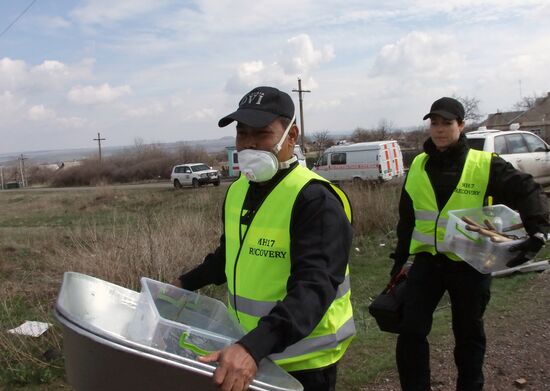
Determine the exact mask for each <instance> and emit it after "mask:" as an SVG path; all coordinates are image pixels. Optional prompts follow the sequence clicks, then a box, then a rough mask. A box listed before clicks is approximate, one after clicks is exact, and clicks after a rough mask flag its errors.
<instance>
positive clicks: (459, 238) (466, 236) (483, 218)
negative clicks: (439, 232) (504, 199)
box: [445, 205, 527, 273]
mask: <svg viewBox="0 0 550 391" xmlns="http://www.w3.org/2000/svg"><path fill="white" fill-rule="evenodd" d="M463 217H468V218H470V219H472V220H473V221H475V222H476V223H477V224H479V225H480V226H486V222H487V221H488V222H490V223H491V224H492V225H494V226H495V227H496V228H497V232H499V233H504V234H506V235H510V236H512V237H513V238H515V240H511V241H508V242H504V243H494V242H492V241H491V240H490V239H489V237H487V236H484V235H480V234H479V233H477V232H473V231H469V230H467V229H466V223H465V222H464V221H463V220H462V218H463ZM518 224H521V218H520V216H519V214H518V213H517V212H515V211H514V210H512V209H510V208H508V207H507V206H506V205H492V206H485V207H483V208H473V209H459V210H452V211H449V219H448V221H447V229H446V232H445V244H446V245H447V248H448V250H449V251H451V252H453V253H455V254H456V255H458V256H459V257H460V258H461V259H463V260H464V261H466V262H468V263H469V264H470V265H471V266H472V267H474V268H475V269H477V270H478V271H479V272H481V273H492V272H494V271H498V270H503V269H507V267H506V263H507V262H508V261H510V260H511V259H512V258H514V256H515V255H516V253H514V252H510V251H509V249H510V247H512V246H514V245H516V244H518V243H521V242H522V241H523V238H524V237H525V236H526V235H527V233H526V232H525V230H524V229H523V228H516V229H510V227H513V226H517V225H518Z"/></svg>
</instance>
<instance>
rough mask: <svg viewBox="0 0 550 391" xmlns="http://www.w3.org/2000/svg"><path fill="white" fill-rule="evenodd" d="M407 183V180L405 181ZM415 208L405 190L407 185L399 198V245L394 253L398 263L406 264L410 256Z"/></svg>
mask: <svg viewBox="0 0 550 391" xmlns="http://www.w3.org/2000/svg"><path fill="white" fill-rule="evenodd" d="M405 183H406V182H405ZM414 224H415V220H414V208H413V203H412V199H411V197H410V196H409V193H407V191H406V190H405V185H403V188H402V189H401V197H400V199H399V221H398V222H397V228H396V233H397V245H396V247H395V251H394V253H393V254H392V258H393V259H394V261H395V263H396V264H401V265H403V264H405V262H407V259H408V258H409V248H410V244H411V237H412V233H413V230H414Z"/></svg>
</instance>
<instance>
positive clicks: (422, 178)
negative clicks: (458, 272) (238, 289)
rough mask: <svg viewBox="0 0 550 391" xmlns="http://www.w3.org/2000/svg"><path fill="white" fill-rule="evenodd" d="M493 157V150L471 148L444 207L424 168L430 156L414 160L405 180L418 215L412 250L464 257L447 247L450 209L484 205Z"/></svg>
mask: <svg viewBox="0 0 550 391" xmlns="http://www.w3.org/2000/svg"><path fill="white" fill-rule="evenodd" d="M491 157H492V155H491V153H490V152H483V151H478V150H475V149H470V150H469V151H468V155H467V157H466V162H465V163H464V168H463V170H462V175H461V176H460V180H459V181H458V185H457V187H456V188H455V189H454V190H453V193H452V195H451V197H450V198H449V200H448V201H447V203H446V204H445V206H444V207H443V209H442V210H441V211H440V210H439V209H438V206H437V200H436V198H435V192H434V190H433V187H432V184H431V182H430V179H429V178H428V174H427V173H426V170H425V166H426V162H427V161H428V158H429V156H428V155H427V154H426V153H421V154H420V155H418V156H417V157H416V158H415V159H414V160H413V163H412V165H411V168H410V170H409V173H408V174H407V182H406V183H405V190H406V191H407V193H408V194H409V196H410V197H411V199H412V203H413V208H414V218H415V223H414V230H413V233H412V238H411V245H410V248H409V253H410V254H417V253H420V252H428V253H430V254H432V255H435V254H437V253H444V254H445V255H446V256H448V257H449V258H451V259H453V260H455V261H460V260H461V259H460V258H459V257H458V256H457V255H456V254H454V253H452V252H449V251H446V250H447V249H446V246H445V243H444V238H445V229H446V227H447V218H448V212H449V211H450V210H457V209H469V208H481V207H482V206H483V202H484V199H485V195H486V194H485V193H486V192H487V184H488V183H489V173H490V169H491Z"/></svg>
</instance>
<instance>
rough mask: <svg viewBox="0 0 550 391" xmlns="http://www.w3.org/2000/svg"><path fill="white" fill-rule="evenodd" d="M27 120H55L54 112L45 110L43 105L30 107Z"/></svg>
mask: <svg viewBox="0 0 550 391" xmlns="http://www.w3.org/2000/svg"><path fill="white" fill-rule="evenodd" d="M29 118H30V119H31V120H33V121H44V120H49V119H54V118H55V112H54V111H53V110H50V109H47V108H45V107H44V105H36V106H32V107H31V108H30V109H29Z"/></svg>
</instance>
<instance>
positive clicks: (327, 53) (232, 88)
mask: <svg viewBox="0 0 550 391" xmlns="http://www.w3.org/2000/svg"><path fill="white" fill-rule="evenodd" d="M333 58H334V49H333V48H332V46H330V45H326V46H325V47H323V48H322V49H316V48H315V47H314V45H313V42H312V41H311V38H310V37H309V36H308V35H307V34H300V35H298V36H295V37H292V38H290V39H288V40H287V41H286V44H285V45H284V46H283V47H282V48H281V50H280V52H279V53H278V54H277V56H276V58H274V59H273V60H272V62H270V63H267V64H266V63H265V62H264V61H262V60H255V61H248V62H243V63H241V64H239V65H238V66H237V69H236V70H235V72H234V74H233V75H232V76H231V77H230V78H229V80H228V81H227V84H226V90H227V91H228V92H230V93H234V94H242V93H243V92H244V91H245V90H247V89H249V88H253V87H255V86H258V85H274V86H279V87H285V88H289V87H291V86H294V85H295V84H296V79H297V78H298V77H300V78H301V79H302V82H303V85H304V86H308V87H309V88H313V87H316V86H317V83H316V81H315V80H314V79H313V77H312V76H311V73H312V71H313V70H314V69H316V68H318V67H319V66H320V65H321V64H322V63H324V62H329V61H331V60H332V59H333Z"/></svg>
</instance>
